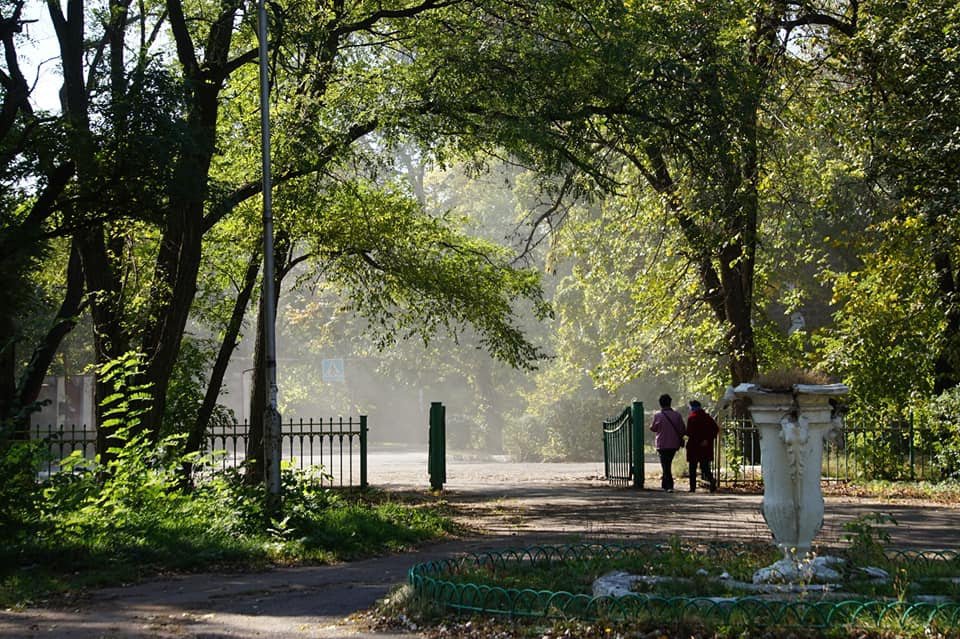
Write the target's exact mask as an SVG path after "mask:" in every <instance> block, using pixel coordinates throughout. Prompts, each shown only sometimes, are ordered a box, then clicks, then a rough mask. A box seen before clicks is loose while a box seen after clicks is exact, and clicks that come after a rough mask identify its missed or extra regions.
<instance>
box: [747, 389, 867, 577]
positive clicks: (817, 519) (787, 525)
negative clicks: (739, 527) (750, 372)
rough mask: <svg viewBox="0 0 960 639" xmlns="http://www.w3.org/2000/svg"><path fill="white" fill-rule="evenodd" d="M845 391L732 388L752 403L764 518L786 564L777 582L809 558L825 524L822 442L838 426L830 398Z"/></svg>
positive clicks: (778, 572)
mask: <svg viewBox="0 0 960 639" xmlns="http://www.w3.org/2000/svg"><path fill="white" fill-rule="evenodd" d="M848 390H849V389H848V388H847V387H846V386H845V385H843V384H818V385H808V384H796V385H794V386H793V389H792V390H791V391H786V392H782V391H771V390H768V389H764V388H762V387H760V386H757V385H756V384H740V385H739V386H737V387H736V388H735V389H733V392H734V394H735V395H736V396H737V397H746V398H749V399H750V407H749V408H750V416H751V417H752V418H753V423H754V424H755V425H756V426H757V428H758V430H759V431H760V467H761V471H762V473H763V506H762V510H763V518H764V520H765V521H766V522H767V526H769V527H770V531H771V532H772V533H773V538H774V541H775V543H776V544H777V547H779V548H780V549H781V550H782V551H783V553H784V559H783V562H784V563H783V564H780V562H778V564H780V566H779V567H778V569H777V570H775V571H773V572H775V573H776V574H777V575H779V577H780V578H781V579H782V578H783V577H785V576H786V575H784V574H783V573H784V572H786V571H784V570H783V566H784V565H786V564H790V565H797V563H798V560H802V559H803V558H805V557H806V556H807V555H808V554H809V552H810V546H811V544H812V542H813V538H814V537H815V536H816V535H817V533H818V532H820V527H821V526H822V525H823V492H822V491H821V490H820V465H821V461H822V459H823V438H824V436H825V435H826V434H827V433H828V432H829V431H830V430H832V429H833V428H835V427H837V426H839V420H838V419H836V418H835V417H834V416H833V407H832V406H831V405H830V399H831V397H837V396H840V395H846V394H847V392H848ZM760 572H762V571H758V574H759V573H760ZM756 578H757V577H756V576H755V579H756Z"/></svg>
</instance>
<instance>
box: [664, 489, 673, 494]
mask: <svg viewBox="0 0 960 639" xmlns="http://www.w3.org/2000/svg"><path fill="white" fill-rule="evenodd" d="M665 490H666V491H667V492H668V493H672V492H673V488H666V489H665Z"/></svg>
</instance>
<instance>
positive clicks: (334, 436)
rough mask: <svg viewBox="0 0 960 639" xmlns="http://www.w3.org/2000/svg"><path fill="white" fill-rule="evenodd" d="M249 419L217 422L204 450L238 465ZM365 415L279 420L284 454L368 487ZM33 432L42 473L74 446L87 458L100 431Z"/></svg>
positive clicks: (220, 463)
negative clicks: (43, 452) (39, 444)
mask: <svg viewBox="0 0 960 639" xmlns="http://www.w3.org/2000/svg"><path fill="white" fill-rule="evenodd" d="M249 431H250V427H249V424H247V423H246V422H241V423H233V424H218V425H213V426H211V427H210V428H208V430H207V440H206V452H207V453H214V452H219V453H220V454H219V455H218V456H216V458H215V464H214V467H218V468H219V469H221V470H223V469H226V468H231V467H236V466H239V465H240V464H241V463H243V461H244V460H245V459H246V456H247V445H248V442H249V439H250V436H249ZM367 431H368V427H367V416H366V415H360V416H359V417H346V418H344V417H331V418H326V419H317V420H314V419H298V420H293V419H288V420H286V421H284V422H283V423H282V425H281V438H282V454H283V459H284V460H287V461H291V462H293V463H294V465H295V467H297V468H299V469H301V470H304V469H307V468H312V467H317V466H322V467H323V470H324V473H325V474H326V475H328V476H329V478H330V479H329V483H330V485H332V486H340V487H347V486H358V487H360V488H366V487H367ZM30 438H31V439H35V440H43V441H45V442H46V444H47V449H48V450H49V453H50V454H49V457H48V460H47V462H46V464H45V465H44V467H43V468H41V469H40V471H41V475H42V476H49V475H52V474H55V473H57V472H59V470H60V460H61V459H63V458H64V457H67V456H68V455H70V454H71V453H72V452H73V451H80V453H81V454H82V455H83V456H84V457H85V458H87V459H93V457H94V455H95V453H96V440H97V432H96V430H95V429H92V428H87V427H86V426H83V425H79V426H78V425H74V424H71V425H61V426H53V425H47V426H41V425H34V426H31V428H30Z"/></svg>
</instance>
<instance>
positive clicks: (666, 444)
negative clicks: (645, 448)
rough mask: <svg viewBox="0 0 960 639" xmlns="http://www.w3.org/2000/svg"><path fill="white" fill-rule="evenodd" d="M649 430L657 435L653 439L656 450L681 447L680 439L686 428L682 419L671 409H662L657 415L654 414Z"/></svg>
mask: <svg viewBox="0 0 960 639" xmlns="http://www.w3.org/2000/svg"><path fill="white" fill-rule="evenodd" d="M650 430H652V431H653V432H655V433H656V434H657V436H656V437H655V438H654V445H655V447H656V449H657V450H660V449H661V448H663V449H670V448H674V449H677V448H682V447H683V442H682V440H681V439H680V438H681V437H683V436H684V434H685V433H686V432H687V428H686V426H684V424H683V417H681V416H680V413H678V412H677V411H675V410H673V409H672V408H664V409H661V411H660V412H659V413H655V414H654V416H653V423H652V424H650Z"/></svg>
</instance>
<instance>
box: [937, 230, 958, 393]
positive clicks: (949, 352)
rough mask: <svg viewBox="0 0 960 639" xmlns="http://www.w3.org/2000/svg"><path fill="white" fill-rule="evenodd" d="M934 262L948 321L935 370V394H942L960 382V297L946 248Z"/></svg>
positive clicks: (938, 251)
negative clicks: (959, 298) (958, 297)
mask: <svg viewBox="0 0 960 639" xmlns="http://www.w3.org/2000/svg"><path fill="white" fill-rule="evenodd" d="M933 264H934V268H935V269H936V276H937V289H938V292H939V298H940V303H941V304H943V306H944V309H943V315H944V320H945V323H946V326H945V327H944V332H943V335H944V339H943V346H942V347H941V348H940V352H939V353H938V354H937V360H936V362H934V369H933V372H934V383H933V393H934V394H935V395H940V394H941V393H943V392H944V391H947V390H949V389H951V388H954V387H955V386H957V385H958V384H960V300H958V299H957V294H958V289H960V287H958V285H957V280H956V277H955V276H954V272H953V262H952V260H951V259H950V255H949V253H947V251H946V250H941V249H937V250H935V252H934V255H933Z"/></svg>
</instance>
